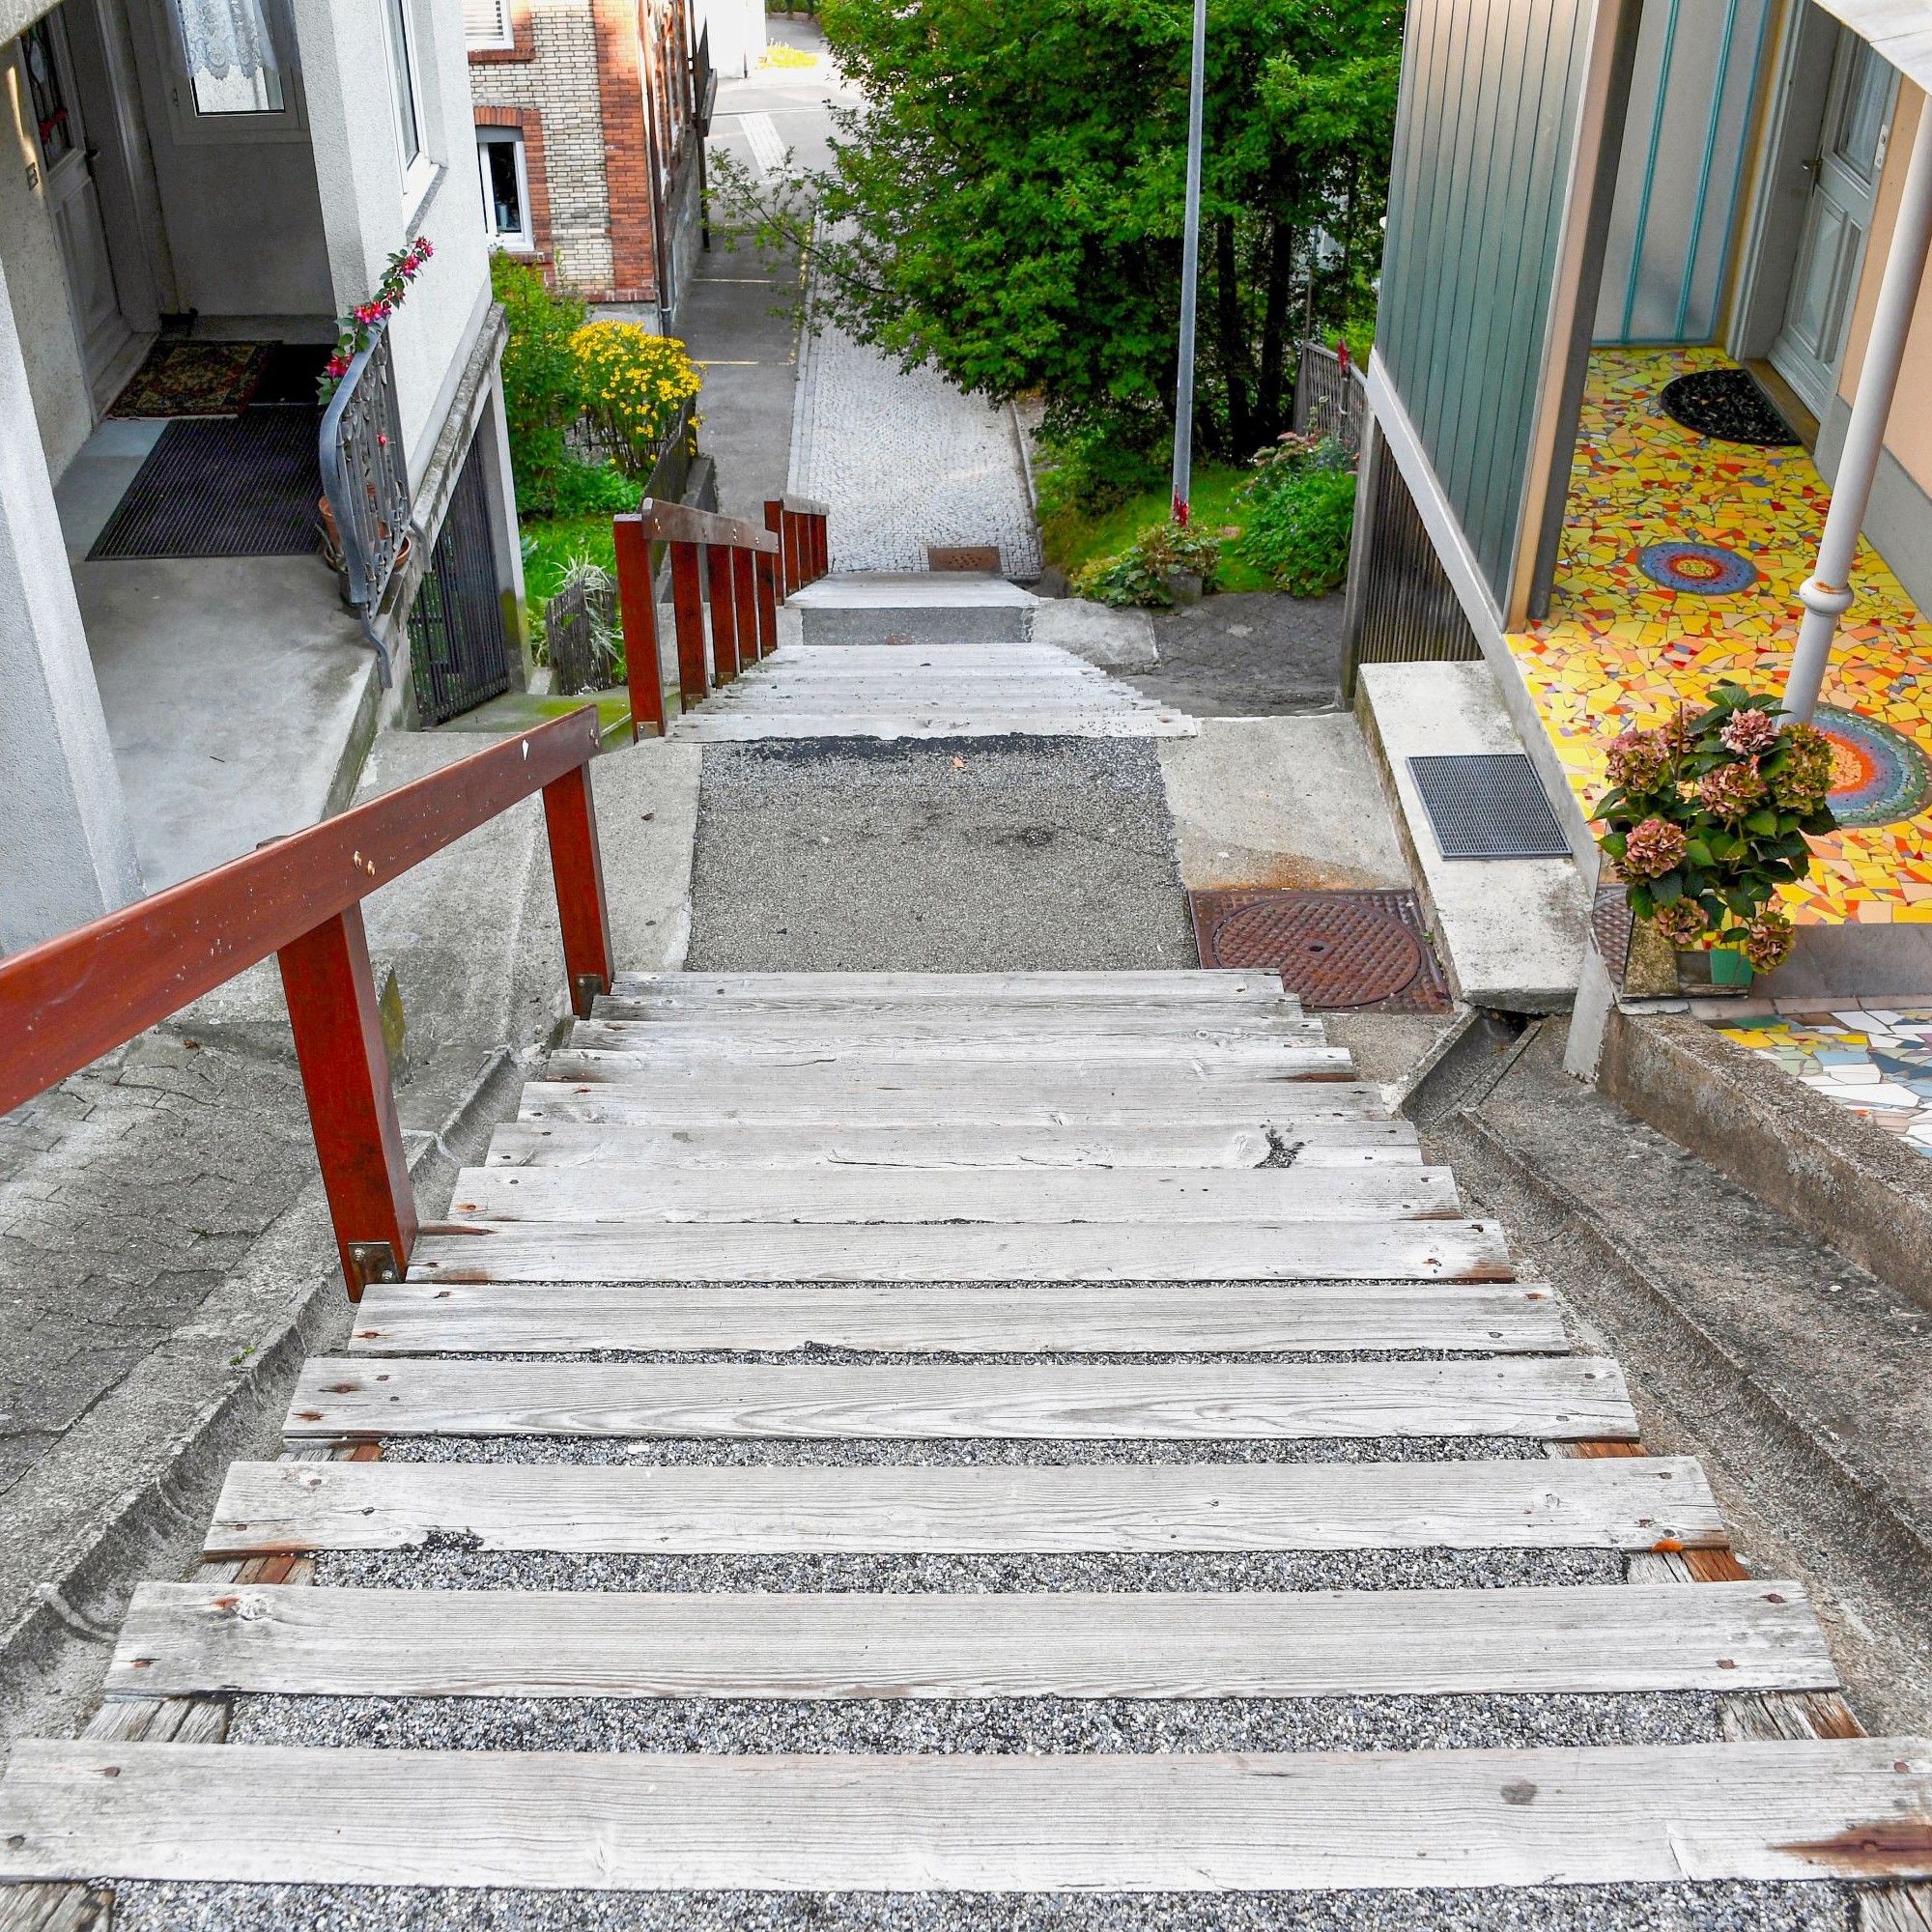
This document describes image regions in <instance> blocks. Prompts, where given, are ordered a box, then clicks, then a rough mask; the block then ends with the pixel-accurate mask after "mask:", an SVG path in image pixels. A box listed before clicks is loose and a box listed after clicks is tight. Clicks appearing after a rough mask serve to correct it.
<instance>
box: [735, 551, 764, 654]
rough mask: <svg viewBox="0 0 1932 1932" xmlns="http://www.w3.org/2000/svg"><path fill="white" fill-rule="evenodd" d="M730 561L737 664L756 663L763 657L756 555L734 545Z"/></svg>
mask: <svg viewBox="0 0 1932 1932" xmlns="http://www.w3.org/2000/svg"><path fill="white" fill-rule="evenodd" d="M727 554H728V555H729V557H730V559H731V615H732V620H733V622H734V623H735V624H736V625H737V630H738V662H739V663H740V664H741V665H742V664H744V663H746V662H747V661H750V662H752V663H753V664H755V663H756V662H757V660H758V659H759V658H761V657H763V656H764V654H765V646H764V641H763V639H761V638H760V637H759V636H758V586H757V579H756V576H755V574H754V572H753V568H752V555H753V553H752V552H750V551H748V550H740V549H739V548H738V547H737V545H735V544H733V545H732V547H731V549H730V551H729V552H728V553H727Z"/></svg>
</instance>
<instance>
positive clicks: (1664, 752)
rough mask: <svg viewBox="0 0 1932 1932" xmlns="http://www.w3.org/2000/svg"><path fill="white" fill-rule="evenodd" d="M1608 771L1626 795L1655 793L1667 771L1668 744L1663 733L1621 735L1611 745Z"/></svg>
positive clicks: (1626, 733) (1625, 733) (1668, 761)
mask: <svg viewBox="0 0 1932 1932" xmlns="http://www.w3.org/2000/svg"><path fill="white" fill-rule="evenodd" d="M1608 770H1609V777H1610V782H1611V783H1612V784H1614V785H1621V786H1622V787H1623V788H1624V790H1625V791H1628V792H1638V793H1641V792H1647V791H1655V790H1656V789H1657V788H1658V786H1659V785H1661V784H1662V782H1663V781H1664V778H1665V776H1666V774H1667V773H1668V772H1669V770H1670V741H1669V740H1668V738H1666V737H1665V735H1664V734H1663V733H1662V731H1636V730H1631V731H1624V732H1622V733H1620V734H1619V735H1618V736H1617V737H1616V738H1615V739H1614V740H1613V741H1612V742H1611V745H1610V751H1609V762H1608Z"/></svg>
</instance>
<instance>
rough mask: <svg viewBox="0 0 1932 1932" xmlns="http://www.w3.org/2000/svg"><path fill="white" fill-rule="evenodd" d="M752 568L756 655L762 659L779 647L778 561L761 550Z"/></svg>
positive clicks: (754, 559) (769, 553)
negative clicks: (755, 595) (754, 572)
mask: <svg viewBox="0 0 1932 1932" xmlns="http://www.w3.org/2000/svg"><path fill="white" fill-rule="evenodd" d="M753 568H754V570H755V571H756V573H757V586H758V654H759V656H761V657H762V656H763V655H764V654H765V653H766V652H768V651H775V650H777V649H778V647H779V577H780V559H779V557H778V556H776V555H775V554H773V553H772V552H770V551H768V550H761V551H759V552H758V553H757V554H756V555H755V556H754V557H753Z"/></svg>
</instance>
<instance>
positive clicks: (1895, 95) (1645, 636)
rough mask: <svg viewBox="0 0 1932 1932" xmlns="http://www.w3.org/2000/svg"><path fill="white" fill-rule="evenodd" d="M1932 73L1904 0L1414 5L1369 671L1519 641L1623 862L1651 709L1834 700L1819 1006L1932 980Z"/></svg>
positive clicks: (1806, 985)
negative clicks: (1769, 699) (1628, 756)
mask: <svg viewBox="0 0 1932 1932" xmlns="http://www.w3.org/2000/svg"><path fill="white" fill-rule="evenodd" d="M1928 85H1932V16H1928V15H1926V14H1923V13H1922V12H1920V11H1918V10H1903V9H1899V8H1897V7H1893V6H1888V5H1885V4H1882V0H1829V4H1826V5H1820V4H1817V0H1411V5H1410V7H1409V9H1408V14H1407V24H1406V43H1405V56H1404V72H1403V83H1402V95H1401V105H1400V112H1399V123H1398V133H1397V141H1396V149H1395V158H1394V166H1393V175H1392V183H1391V194H1390V200H1389V214H1388V226H1387V237H1386V248H1385V254H1384V270H1383V283H1382V293H1381V303H1380V314H1379V319H1378V334H1377V341H1376V346H1375V351H1374V354H1373V355H1372V357H1371V360H1370V365H1369V368H1368V371H1367V379H1368V393H1369V398H1370V402H1371V406H1372V410H1373V413H1374V417H1375V427H1374V433H1373V435H1372V436H1371V437H1370V439H1369V442H1368V447H1367V450H1366V453H1365V460H1364V462H1363V465H1362V470H1361V486H1360V493H1359V497H1358V519H1357V534H1356V549H1355V554H1354V558H1353V570H1352V573H1351V582H1350V612H1349V634H1350V650H1351V653H1352V657H1353V661H1354V662H1355V663H1358V664H1359V663H1375V662H1382V663H1403V662H1410V661H1416V660H1425V659H1456V658H1463V659H1476V658H1481V659H1483V660H1485V661H1487V663H1488V664H1489V666H1490V668H1491V669H1492V672H1493V673H1494V676H1495V680H1496V684H1497V687H1498V689H1499V692H1500V695H1501V696H1502V698H1503V700H1504V702H1505V703H1506V704H1507V705H1508V707H1509V710H1510V714H1511V717H1512V719H1513V721H1514V723H1515V725H1516V727H1517V730H1518V733H1519V735H1520V738H1521V740H1522V744H1523V748H1524V750H1525V751H1526V752H1527V753H1528V754H1529V755H1530V757H1531V758H1532V760H1533V761H1534V762H1535V764H1536V766H1537V768H1538V771H1539V774H1540V775H1541V777H1542V778H1543V781H1544V783H1545V788H1546V789H1547V791H1548V794H1549V797H1550V799H1551V802H1552V804H1553V805H1554V806H1555V808H1556V809H1557V812H1558V816H1559V818H1560V819H1561V820H1562V822H1563V823H1564V825H1565V827H1566V830H1567V831H1568V833H1569V836H1570V839H1571V843H1572V845H1573V847H1574V849H1575V852H1576V855H1577V863H1578V865H1579V867H1582V868H1583V869H1584V871H1585V873H1586V880H1588V881H1593V880H1594V879H1595V877H1596V872H1597V858H1598V855H1597V852H1596V848H1595V846H1594V843H1593V842H1592V838H1591V826H1590V816H1589V815H1590V808H1591V805H1592V803H1593V801H1594V800H1595V798H1597V797H1598V796H1600V795H1601V793H1602V792H1603V791H1604V790H1605V788H1606V786H1605V778H1604V772H1605V752H1606V749H1607V746H1608V743H1609V742H1610V740H1611V739H1612V738H1614V737H1615V735H1616V734H1617V733H1618V732H1619V731H1620V730H1622V729H1624V728H1626V727H1628V726H1632V725H1654V724H1657V723H1659V722H1661V721H1662V719H1663V718H1664V717H1666V716H1668V715H1669V713H1670V711H1671V709H1672V708H1673V707H1674V706H1675V705H1676V704H1678V703H1680V702H1690V703H1698V702H1700V701H1702V699H1703V697H1704V696H1705V694H1706V693H1707V692H1708V691H1709V689H1710V688H1711V687H1712V686H1713V685H1714V684H1715V683H1718V682H1720V681H1724V680H1726V679H1728V680H1732V681H1739V682H1744V683H1746V684H1747V685H1749V686H1750V687H1752V688H1754V689H1758V690H1765V691H1768V692H1770V693H1772V694H1773V695H1776V696H1783V697H1784V698H1785V699H1786V701H1787V702H1788V703H1789V705H1790V706H1791V709H1792V710H1793V712H1794V714H1795V715H1799V716H1804V715H1807V714H1808V712H1809V711H1810V708H1811V706H1812V704H1813V703H1818V704H1819V705H1820V709H1819V711H1818V714H1817V722H1818V723H1819V725H1820V726H1821V728H1824V729H1825V730H1826V731H1827V733H1828V735H1829V736H1832V737H1833V744H1834V749H1835V753H1836V755H1837V756H1838V759H1839V773H1838V775H1839V778H1840V781H1841V784H1840V789H1839V790H1838V791H1836V792H1834V794H1833V801H1834V810H1837V813H1838V816H1839V818H1840V820H1841V822H1842V823H1843V825H1844V827H1845V829H1844V831H1843V833H1842V834H1841V835H1837V836H1834V837H1833V838H1828V839H1825V840H1822V841H1819V842H1818V863H1817V866H1816V867H1815V870H1814V876H1813V879H1812V880H1811V881H1809V882H1807V883H1806V885H1805V886H1804V888H1803V889H1788V890H1787V897H1786V907H1785V909H1786V910H1787V911H1788V912H1790V913H1791V914H1792V916H1793V917H1794V918H1795V919H1796V920H1797V922H1798V924H1799V927H1800V934H1799V939H1800V944H1799V951H1798V953H1797V954H1796V955H1795V956H1794V959H1793V961H1792V964H1791V966H1790V967H1788V968H1786V969H1785V975H1786V983H1787V984H1789V985H1791V986H1792V987H1793V988H1794V989H1796V990H1803V991H1805V992H1812V991H1818V992H1828V991H1831V990H1832V989H1833V985H1834V984H1836V985H1838V986H1841V987H1845V986H1850V985H1851V984H1853V983H1856V984H1857V985H1859V986H1861V987H1866V988H1869V987H1872V986H1875V985H1878V984H1880V983H1881V982H1882V983H1884V984H1885V985H1886V986H1887V987H1889V988H1890V989H1891V990H1893V991H1895V992H1898V993H1905V992H1908V991H1913V990H1922V991H1928V992H1932V863H1929V862H1928V852H1932V626H1928V624H1927V621H1926V617H1925V613H1926V612H1927V611H1932V405H1928V401H1927V398H1928V397H1932V282H1928V278H1927V274H1926V268H1925V262H1926V228H1927V225H1928V218H1932V120H1928V117H1927V115H1926V112H1925V91H1926V88H1927V86H1928ZM1683 379H1692V380H1691V381H1690V382H1689V383H1688V384H1687V383H1686V382H1685V381H1684V380H1683ZM1700 384H1701V385H1702V387H1701V390H1699V387H1698V385H1700ZM1693 390H1695V391H1697V392H1698V393H1702V394H1704V395H1706V396H1707V397H1729V398H1730V399H1731V401H1732V402H1733V403H1734V404H1736V405H1737V407H1738V408H1739V409H1740V410H1742V411H1744V412H1745V413H1744V415H1742V416H1736V417H1721V418H1718V419H1713V418H1708V417H1705V416H1699V415H1698V414H1697V413H1696V412H1695V411H1694V410H1693V411H1691V412H1690V419H1689V420H1688V421H1687V420H1685V419H1684V418H1683V413H1682V412H1683V411H1684V409H1685V408H1686V400H1685V399H1686V398H1687V397H1688V396H1690V394H1691V392H1692V391H1693ZM1673 412H1676V413H1673ZM1834 501H1835V502H1836V503H1837V505H1838V511H1837V515H1836V517H1835V518H1834V519H1833V535H1832V536H1831V537H1829V538H1828V536H1827V534H1826V525H1827V518H1828V511H1829V510H1830V509H1831V506H1832V505H1833V502H1834ZM1860 528H1862V539H1861V540H1858V533H1859V530H1860ZM1834 559H1835V560H1834ZM1921 690H1922V691H1923V693H1924V694H1925V696H1924V697H1923V698H1921V695H1920V694H1921ZM1778 989H1779V988H1778V984H1777V982H1776V980H1774V982H1773V990H1774V991H1776V990H1778Z"/></svg>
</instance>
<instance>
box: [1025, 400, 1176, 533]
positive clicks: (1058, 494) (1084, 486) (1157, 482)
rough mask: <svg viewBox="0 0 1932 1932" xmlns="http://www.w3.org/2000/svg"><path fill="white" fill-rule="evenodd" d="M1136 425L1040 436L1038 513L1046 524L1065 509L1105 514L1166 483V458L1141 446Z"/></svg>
mask: <svg viewBox="0 0 1932 1932" xmlns="http://www.w3.org/2000/svg"><path fill="white" fill-rule="evenodd" d="M1136 427H1137V425H1133V424H1130V423H1093V424H1090V425H1088V426H1086V427H1084V428H1081V429H1076V430H1073V431H1071V432H1069V433H1068V434H1066V435H1064V436H1059V437H1051V438H1046V437H1043V438H1042V439H1041V453H1042V454H1043V455H1044V456H1045V458H1046V464H1045V466H1044V467H1043V468H1042V469H1041V470H1040V475H1039V516H1040V521H1041V522H1042V523H1045V522H1047V521H1048V520H1050V519H1051V518H1053V517H1054V516H1056V515H1058V514H1059V513H1060V512H1061V511H1063V510H1077V511H1079V512H1080V513H1081V514H1082V515H1084V516H1089V517H1099V516H1105V515H1106V513H1107V512H1108V511H1109V510H1117V509H1119V508H1120V506H1121V505H1122V503H1124V502H1127V501H1129V500H1130V499H1131V498H1133V497H1138V496H1141V495H1142V494H1144V493H1145V492H1146V491H1149V490H1154V489H1159V488H1161V487H1162V486H1163V485H1164V484H1165V483H1166V481H1167V477H1168V468H1169V463H1170V458H1169V457H1168V456H1167V455H1166V454H1165V453H1163V452H1162V451H1161V450H1159V449H1157V448H1155V449H1145V448H1142V447H1141V446H1140V445H1139V443H1138V442H1137V440H1135V438H1134V435H1133V430H1134V429H1135V428H1136Z"/></svg>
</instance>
